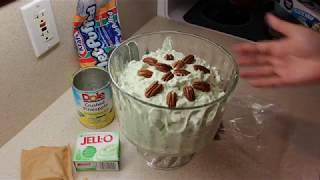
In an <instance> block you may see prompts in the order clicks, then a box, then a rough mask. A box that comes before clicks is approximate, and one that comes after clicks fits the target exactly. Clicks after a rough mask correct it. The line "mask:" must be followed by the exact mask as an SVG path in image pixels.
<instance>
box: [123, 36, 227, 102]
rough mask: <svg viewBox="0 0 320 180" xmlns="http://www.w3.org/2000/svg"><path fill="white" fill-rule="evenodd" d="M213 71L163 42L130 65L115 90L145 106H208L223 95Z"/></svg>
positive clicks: (211, 67)
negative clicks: (144, 102) (125, 92)
mask: <svg viewBox="0 0 320 180" xmlns="http://www.w3.org/2000/svg"><path fill="white" fill-rule="evenodd" d="M220 82H221V79H220V76H219V73H218V71H217V69H216V68H215V67H213V66H210V65H209V64H208V63H207V62H206V61H205V60H203V59H201V58H200V57H197V56H195V55H191V54H189V55H185V54H183V53H181V52H177V51H175V50H174V49H173V48H172V45H171V41H170V39H169V38H167V39H166V40H165V41H164V43H163V45H162V48H161V49H158V50H156V51H154V52H150V53H149V54H146V55H144V56H143V57H142V60H136V61H130V62H129V64H128V66H127V67H126V69H125V70H124V71H123V72H122V73H121V75H120V77H119V86H120V88H122V89H125V90H126V91H127V92H128V93H129V94H131V95H133V96H135V97H137V98H140V99H142V100H144V101H147V102H149V103H152V104H155V105H160V106H167V107H169V108H174V107H193V106H199V105H203V104H207V103H210V102H212V101H214V100H216V99H218V98H219V97H221V96H223V95H224V94H225V93H224V91H223V89H222V88H220V87H219V83H220Z"/></svg>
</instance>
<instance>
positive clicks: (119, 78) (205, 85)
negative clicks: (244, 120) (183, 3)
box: [109, 38, 225, 168]
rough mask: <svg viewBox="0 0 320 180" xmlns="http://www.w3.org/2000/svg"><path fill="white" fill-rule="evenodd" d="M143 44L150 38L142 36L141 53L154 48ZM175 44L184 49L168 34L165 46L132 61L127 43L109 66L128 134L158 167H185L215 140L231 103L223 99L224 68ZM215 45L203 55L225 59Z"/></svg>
mask: <svg viewBox="0 0 320 180" xmlns="http://www.w3.org/2000/svg"><path fill="white" fill-rule="evenodd" d="M148 40H150V42H152V39H151V38H150V39H148ZM134 43H135V42H134ZM139 43H140V44H139ZM143 43H147V42H144V41H142V40H141V39H139V40H137V43H136V46H137V47H138V48H137V49H139V52H141V51H142V52H144V51H146V50H148V48H147V47H148V46H147V47H145V46H146V45H145V44H143ZM148 43H149V41H148ZM198 43H199V42H198ZM150 46H153V45H150ZM175 46H177V48H181V49H184V52H178V51H177V50H175V49H174V48H173V46H172V43H171V40H170V38H166V39H165V40H164V42H163V44H162V47H161V46H160V48H159V49H157V50H155V51H151V52H150V51H149V53H147V54H145V55H143V56H142V57H141V59H137V60H132V61H129V62H128V61H127V59H128V57H130V58H132V56H131V54H130V53H129V51H128V50H127V48H128V47H126V45H123V47H122V46H121V47H120V49H119V50H118V51H116V54H114V59H112V60H114V61H111V62H113V63H111V66H110V67H109V68H110V70H111V71H110V72H111V76H112V78H113V79H114V83H115V84H116V86H112V88H113V100H114V106H115V108H116V111H117V117H118V119H119V120H120V126H121V129H122V133H123V135H124V136H125V137H126V138H127V139H128V140H129V141H130V142H131V143H133V144H134V145H136V147H137V149H138V152H140V154H142V155H143V157H144V158H145V159H146V160H147V162H148V164H149V165H150V166H153V167H156V168H174V167H178V166H181V165H183V164H185V163H186V162H188V161H189V160H190V159H191V158H192V156H193V154H195V153H196V152H199V151H200V150H201V149H203V148H204V147H205V146H206V145H208V144H209V143H210V142H212V140H213V138H214V136H215V134H216V132H217V129H218V127H219V125H220V122H221V116H222V113H223V107H224V103H225V99H221V98H220V97H222V96H225V92H224V91H223V88H222V84H223V79H222V78H221V76H220V73H219V70H218V69H217V68H216V67H213V66H211V65H210V64H209V63H207V62H206V60H205V59H202V58H200V57H199V56H197V55H196V54H187V53H186V52H188V51H187V50H188V48H187V47H186V46H182V45H178V44H177V45H175ZM129 48H130V47H129ZM197 48H198V47H196V48H193V52H197V50H194V49H197ZM199 48H201V44H200V45H199ZM211 48H212V49H211ZM211 48H205V49H207V50H208V51H210V50H212V51H210V52H208V53H206V54H203V51H202V50H199V53H202V54H201V55H203V56H205V57H217V58H218V59H219V60H221V59H222V58H224V54H223V53H220V50H219V49H215V47H211ZM211 53H212V54H211ZM208 54H210V55H208ZM221 55H223V57H222V56H221ZM217 62H221V61H217ZM120 89H122V91H121V90H120ZM123 92H126V93H123ZM128 94H130V96H129V95H128ZM133 97H134V98H133ZM219 98H220V100H219V101H216V102H215V103H210V102H214V101H215V100H218V99H219ZM137 99H139V100H140V101H139V100H137ZM202 105H203V106H202ZM159 106H160V107H159Z"/></svg>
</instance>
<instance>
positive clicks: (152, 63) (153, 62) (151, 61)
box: [143, 57, 158, 66]
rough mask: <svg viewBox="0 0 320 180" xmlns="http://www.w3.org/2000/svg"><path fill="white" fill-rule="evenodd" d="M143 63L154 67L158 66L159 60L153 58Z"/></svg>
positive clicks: (146, 59) (144, 60)
mask: <svg viewBox="0 0 320 180" xmlns="http://www.w3.org/2000/svg"><path fill="white" fill-rule="evenodd" d="M143 62H144V63H146V64H149V65H150V66H154V65H156V64H157V62H158V61H157V60H156V59H155V58H152V57H146V58H144V59H143Z"/></svg>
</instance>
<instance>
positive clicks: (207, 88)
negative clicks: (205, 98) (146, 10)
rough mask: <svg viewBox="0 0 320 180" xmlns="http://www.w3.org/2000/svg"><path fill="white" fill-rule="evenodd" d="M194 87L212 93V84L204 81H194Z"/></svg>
mask: <svg viewBox="0 0 320 180" xmlns="http://www.w3.org/2000/svg"><path fill="white" fill-rule="evenodd" d="M192 87H193V88H195V89H197V90H199V91H203V92H209V91H210V84H209V83H207V82H204V81H199V80H196V81H193V82H192Z"/></svg>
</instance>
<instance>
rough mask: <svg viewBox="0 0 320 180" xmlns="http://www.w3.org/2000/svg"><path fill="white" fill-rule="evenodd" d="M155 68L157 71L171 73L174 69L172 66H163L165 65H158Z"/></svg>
mask: <svg viewBox="0 0 320 180" xmlns="http://www.w3.org/2000/svg"><path fill="white" fill-rule="evenodd" d="M155 66H156V69H157V70H159V71H161V72H169V71H170V70H171V69H172V67H171V66H170V65H168V64H163V63H157V64H156V65H155Z"/></svg>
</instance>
